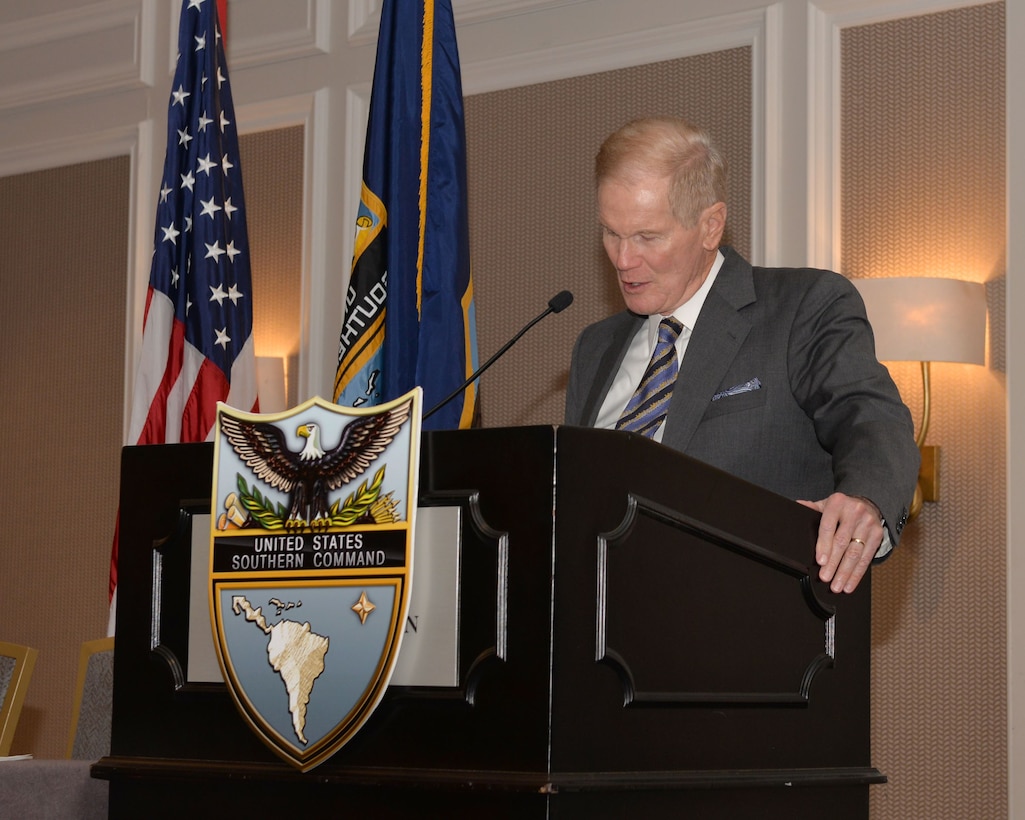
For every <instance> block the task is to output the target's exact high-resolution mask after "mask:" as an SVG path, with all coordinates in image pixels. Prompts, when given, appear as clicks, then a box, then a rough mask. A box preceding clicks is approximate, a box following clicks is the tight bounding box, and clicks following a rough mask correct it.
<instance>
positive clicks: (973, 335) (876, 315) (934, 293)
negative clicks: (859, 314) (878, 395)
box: [851, 277, 986, 364]
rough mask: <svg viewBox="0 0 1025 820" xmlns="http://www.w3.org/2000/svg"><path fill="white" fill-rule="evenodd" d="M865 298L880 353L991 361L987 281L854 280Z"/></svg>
mask: <svg viewBox="0 0 1025 820" xmlns="http://www.w3.org/2000/svg"><path fill="white" fill-rule="evenodd" d="M851 281H852V282H853V283H854V286H855V287H856V288H857V289H858V291H859V292H860V293H861V297H862V299H864V300H865V309H866V310H867V311H868V320H869V322H870V323H871V324H872V331H873V333H874V334H875V340H876V358H877V359H879V360H880V361H887V362H901V361H912V362H967V363H969V364H985V363H986V286H985V285H983V284H981V283H979V282H964V281H962V280H960V279H934V278H928V277H897V278H893V279H852V280H851Z"/></svg>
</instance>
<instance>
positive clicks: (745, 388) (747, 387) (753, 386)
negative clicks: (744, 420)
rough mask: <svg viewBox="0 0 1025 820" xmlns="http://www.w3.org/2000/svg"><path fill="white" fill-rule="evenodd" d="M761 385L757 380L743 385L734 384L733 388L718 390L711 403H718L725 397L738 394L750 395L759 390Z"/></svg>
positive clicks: (751, 380)
mask: <svg viewBox="0 0 1025 820" xmlns="http://www.w3.org/2000/svg"><path fill="white" fill-rule="evenodd" d="M761 387H762V383H761V382H760V381H759V380H758V379H748V380H747V381H746V382H744V383H743V384H735V385H733V387H727V388H726V389H725V390H720V391H719V392H718V393H716V394H715V395H714V396H712V401H719V399H724V398H726V397H727V396H736V395H739V394H740V393H750V392H751V391H752V390H761Z"/></svg>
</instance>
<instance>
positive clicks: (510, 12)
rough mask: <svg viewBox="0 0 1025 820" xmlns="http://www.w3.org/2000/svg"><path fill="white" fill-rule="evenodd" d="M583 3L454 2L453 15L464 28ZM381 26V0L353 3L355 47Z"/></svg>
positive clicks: (554, 0) (567, 0)
mask: <svg viewBox="0 0 1025 820" xmlns="http://www.w3.org/2000/svg"><path fill="white" fill-rule="evenodd" d="M583 2H586V0H452V13H453V14H454V15H455V18H456V24H457V25H463V24H469V23H481V22H484V21H487V20H497V19H499V18H501V17H512V16H515V15H517V14H529V13H531V12H535V11H543V10H545V9H553V8H556V7H558V6H571V5H573V4H575V3H583ZM380 24H381V0H349V43H350V44H351V45H354V46H359V45H366V44H368V43H373V42H374V41H376V40H377V30H378V28H380Z"/></svg>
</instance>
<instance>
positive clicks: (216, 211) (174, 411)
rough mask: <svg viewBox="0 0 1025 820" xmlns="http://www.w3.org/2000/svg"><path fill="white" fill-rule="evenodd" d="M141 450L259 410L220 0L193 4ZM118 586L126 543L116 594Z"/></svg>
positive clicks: (139, 421) (135, 431)
mask: <svg viewBox="0 0 1025 820" xmlns="http://www.w3.org/2000/svg"><path fill="white" fill-rule="evenodd" d="M153 246H154V247H153V261H152V265H151V268H150V278H149V290H148V293H147V297H146V312H145V318H144V320H143V334H142V358H141V360H140V362H139V369H138V371H137V374H136V379H135V391H134V395H133V406H132V419H131V427H130V432H129V442H130V443H132V444H163V443H177V442H189V441H204V440H206V439H207V438H209V437H210V436H211V434H212V432H213V426H214V419H215V417H216V411H217V402H218V401H224V402H226V403H227V404H230V405H231V406H232V407H236V408H239V409H242V410H247V411H256V410H258V409H259V408H258V403H257V395H256V385H257V382H256V360H255V356H254V353H253V338H252V331H253V306H252V283H251V277H250V267H249V238H248V233H247V230H246V218H245V198H244V196H243V194H242V173H241V169H240V167H239V153H238V132H237V130H236V127H235V112H234V107H233V105H232V101H231V87H230V85H229V83H228V68H227V65H226V63H225V58H224V47H223V42H222V39H221V36H220V33H219V30H218V25H217V9H216V6H215V0H183V3H182V11H181V17H180V20H179V24H178V65H177V68H176V69H175V73H174V80H173V81H172V83H171V98H170V104H169V111H168V118H167V153H166V157H165V159H164V173H163V182H162V183H161V190H160V196H159V198H158V201H157V217H156V229H155V231H154V241H153ZM116 584H117V537H116V535H115V541H114V549H113V553H112V556H111V574H110V594H111V596H113V593H114V589H115V587H116Z"/></svg>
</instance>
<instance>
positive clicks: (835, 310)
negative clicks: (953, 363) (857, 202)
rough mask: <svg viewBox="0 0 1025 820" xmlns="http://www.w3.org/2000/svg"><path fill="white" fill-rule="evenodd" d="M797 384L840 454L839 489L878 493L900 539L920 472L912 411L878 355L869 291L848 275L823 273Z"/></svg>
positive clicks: (813, 294)
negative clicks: (865, 294)
mask: <svg viewBox="0 0 1025 820" xmlns="http://www.w3.org/2000/svg"><path fill="white" fill-rule="evenodd" d="M788 367H789V371H790V379H791V387H792V390H793V393H794V396H795V397H796V398H797V400H798V402H799V403H800V404H801V406H802V407H803V408H804V411H805V412H806V413H807V414H808V417H809V418H810V419H811V420H812V423H813V425H814V427H815V432H816V435H817V436H818V439H819V442H820V443H821V445H822V446H823V447H824V448H825V449H826V450H828V451H829V452H830V453H831V455H832V462H833V478H834V487H835V489H836V491H837V492H842V493H845V494H847V495H856V496H863V497H865V498H868V499H870V500H871V501H872V502H873V503H875V505H876V506H877V507H878V508H879V510H880V511H881V512H882V515H883V518H884V519H885V521H886V525H887V528H888V530H889V535H890V541H891V542H892V543H893V544H894V545H896V544H897V541H898V540H899V538H900V533H901V530H902V529H903V527H904V523H905V522H906V520H907V510H908V505H909V504H910V502H911V498H912V496H913V495H914V491H915V484H916V482H917V479H918V466H919V460H920V454H919V451H918V447H917V446H916V445H915V435H914V424H913V422H912V419H911V413H910V412H909V411H908V409H907V407H906V406H905V405H904V403H903V402H902V401H901V398H900V394H899V393H898V391H897V387H896V385H895V384H894V383H893V380H892V379H891V378H890V374H889V372H888V371H887V370H886V368H885V367H884V366H883V365H882V364H880V363H879V362H878V361H877V360H876V357H875V343H874V339H873V335H872V329H871V327H870V326H869V323H868V318H867V316H866V314H865V306H864V303H863V302H862V300H861V296H860V295H859V294H858V292H857V290H856V289H855V288H854V286H853V285H851V283H850V282H849V281H847V280H846V279H845V278H844V277H842V276H839V275H836V274H830V275H827V276H824V277H822V278H819V279H817V280H816V281H815V282H814V283H813V285H812V287H811V288H809V289H808V290H807V292H806V295H805V297H804V299H803V300H802V304H801V306H800V309H799V310H798V312H797V314H796V316H795V320H794V324H793V326H792V331H791V339H790V345H789V353H788Z"/></svg>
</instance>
